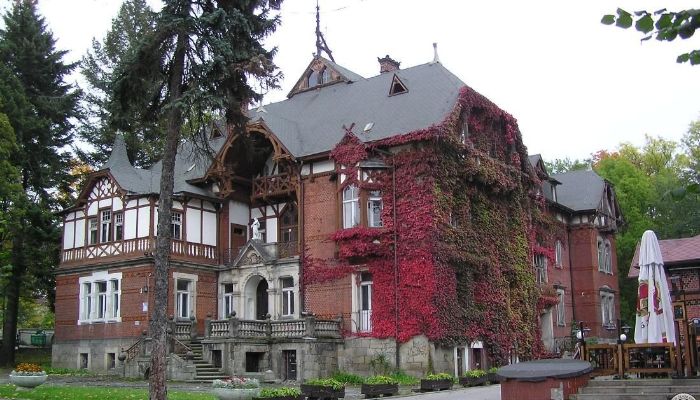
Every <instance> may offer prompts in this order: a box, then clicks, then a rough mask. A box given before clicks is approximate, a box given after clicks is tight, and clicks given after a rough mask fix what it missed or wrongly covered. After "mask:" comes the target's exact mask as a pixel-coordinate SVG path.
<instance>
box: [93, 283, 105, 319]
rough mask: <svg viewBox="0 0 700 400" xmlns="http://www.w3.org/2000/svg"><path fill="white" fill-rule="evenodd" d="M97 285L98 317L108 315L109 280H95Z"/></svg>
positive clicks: (102, 317)
mask: <svg viewBox="0 0 700 400" xmlns="http://www.w3.org/2000/svg"><path fill="white" fill-rule="evenodd" d="M95 286H97V319H104V318H105V317H106V316H107V282H95Z"/></svg>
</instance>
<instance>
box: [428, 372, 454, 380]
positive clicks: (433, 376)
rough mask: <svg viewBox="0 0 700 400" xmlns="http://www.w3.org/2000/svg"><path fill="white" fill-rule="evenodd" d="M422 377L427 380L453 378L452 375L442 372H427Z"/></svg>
mask: <svg viewBox="0 0 700 400" xmlns="http://www.w3.org/2000/svg"><path fill="white" fill-rule="evenodd" d="M423 379H425V380H428V381H441V380H443V379H450V380H452V379H454V378H453V377H452V375H450V374H447V373H444V372H442V373H439V374H428V375H426V376H425V378H423Z"/></svg>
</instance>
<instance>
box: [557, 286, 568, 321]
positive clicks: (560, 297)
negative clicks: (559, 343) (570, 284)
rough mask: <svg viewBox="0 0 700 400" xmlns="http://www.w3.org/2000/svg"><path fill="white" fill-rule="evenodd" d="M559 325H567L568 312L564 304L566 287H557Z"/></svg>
mask: <svg viewBox="0 0 700 400" xmlns="http://www.w3.org/2000/svg"><path fill="white" fill-rule="evenodd" d="M557 325H558V326H565V325H566V314H565V305H564V289H557Z"/></svg>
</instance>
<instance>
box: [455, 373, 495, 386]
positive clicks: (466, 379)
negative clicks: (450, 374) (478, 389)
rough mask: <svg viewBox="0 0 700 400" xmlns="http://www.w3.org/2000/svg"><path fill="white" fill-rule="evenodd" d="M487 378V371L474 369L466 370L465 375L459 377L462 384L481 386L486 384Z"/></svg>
mask: <svg viewBox="0 0 700 400" xmlns="http://www.w3.org/2000/svg"><path fill="white" fill-rule="evenodd" d="M487 379H488V376H487V374H486V371H484V370H481V369H472V370H470V371H467V372H465V373H464V376H463V377H461V378H459V384H460V385H462V386H481V385H485V384H486V381H487Z"/></svg>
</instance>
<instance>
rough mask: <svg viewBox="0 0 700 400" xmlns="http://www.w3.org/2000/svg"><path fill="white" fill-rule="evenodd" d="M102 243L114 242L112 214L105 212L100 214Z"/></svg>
mask: <svg viewBox="0 0 700 400" xmlns="http://www.w3.org/2000/svg"><path fill="white" fill-rule="evenodd" d="M100 220H101V223H100V226H101V231H100V242H109V241H111V240H112V212H111V211H109V210H104V211H102V212H101V213H100Z"/></svg>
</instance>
